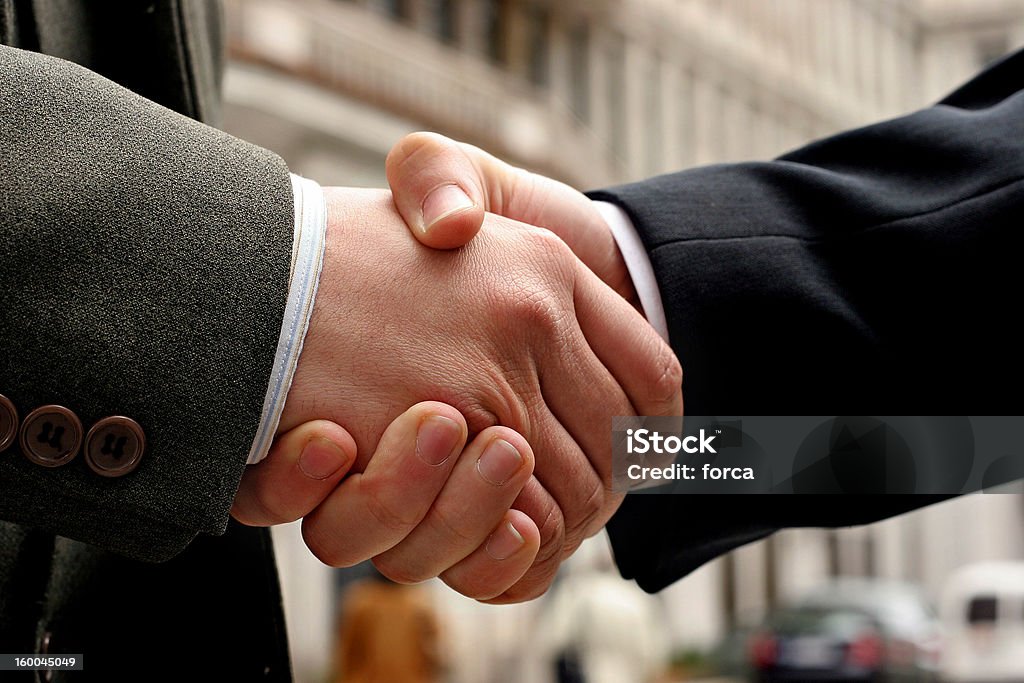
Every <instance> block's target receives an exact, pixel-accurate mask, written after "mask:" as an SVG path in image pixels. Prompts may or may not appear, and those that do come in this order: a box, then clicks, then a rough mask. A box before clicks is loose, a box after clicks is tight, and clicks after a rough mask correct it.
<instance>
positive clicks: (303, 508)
mask: <svg viewBox="0 0 1024 683" xmlns="http://www.w3.org/2000/svg"><path fill="white" fill-rule="evenodd" d="M355 459H356V443H355V440H353V438H352V436H351V435H350V434H349V433H348V432H347V431H346V430H344V429H343V428H342V427H340V426H338V425H336V424H334V423H333V422H328V421H327V420H313V421H311V422H306V423H304V424H301V425H299V426H298V427H295V428H294V429H292V430H290V431H287V432H285V433H284V434H279V435H278V436H277V438H276V439H275V440H274V445H273V446H272V447H271V449H270V453H269V454H268V455H267V457H266V458H265V459H264V460H263V462H261V463H259V464H258V465H250V466H248V467H246V468H245V474H243V475H242V483H241V485H240V486H239V489H238V493H237V494H236V495H235V502H234V504H233V505H232V507H231V516H232V517H234V518H235V519H237V520H238V521H239V522H241V523H242V524H248V525H249V526H272V525H274V524H285V523H287V522H294V521H295V520H297V519H299V518H300V517H304V516H306V515H307V514H309V513H310V512H312V511H313V509H314V508H316V507H317V506H318V505H319V504H320V503H321V502H322V501H323V500H324V499H325V498H326V497H327V496H328V494H330V493H331V491H333V490H334V489H335V487H336V486H337V485H338V482H339V481H341V479H342V478H343V477H344V476H345V475H346V474H347V473H348V471H349V468H351V467H352V463H354V462H355Z"/></svg>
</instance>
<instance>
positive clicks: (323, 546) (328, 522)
mask: <svg viewBox="0 0 1024 683" xmlns="http://www.w3.org/2000/svg"><path fill="white" fill-rule="evenodd" d="M466 435H467V428H466V422H465V420H464V419H463V417H462V415H461V413H459V411H457V410H456V409H455V408H452V407H451V406H449V405H446V404H444V403H436V402H433V401H427V402H425V403H419V404H417V405H415V406H413V407H412V408H410V409H409V410H407V411H406V412H405V413H403V414H402V415H400V416H398V417H397V418H396V419H395V421H394V422H392V423H391V425H390V426H389V427H388V428H387V429H386V430H385V432H384V435H383V436H382V437H381V439H380V443H379V444H378V446H377V450H376V451H375V452H374V455H373V457H372V458H371V459H370V462H369V464H368V465H367V466H366V470H365V471H364V472H363V473H361V474H354V475H352V476H351V477H349V478H348V479H346V480H345V481H344V482H342V484H341V485H340V486H338V488H336V489H335V490H334V491H333V492H332V493H331V494H330V495H329V496H328V497H327V498H326V500H324V502H323V503H321V504H320V506H319V507H317V509H316V510H314V511H313V512H312V513H311V514H309V515H307V516H306V518H305V519H304V520H303V523H302V534H303V537H304V538H305V541H306V545H308V546H309V549H310V550H311V551H312V552H313V554H314V555H316V556H317V557H318V558H320V560H321V561H323V562H324V563H326V564H329V565H331V566H335V567H349V566H352V565H354V564H357V563H359V562H362V561H364V560H368V559H370V558H371V557H375V556H376V555H379V554H380V553H383V552H384V551H386V550H388V549H389V548H392V547H393V546H395V545H396V544H397V543H398V542H399V541H401V540H402V539H403V538H405V537H406V536H407V535H408V534H409V532H410V531H412V529H413V528H415V527H416V525H417V524H419V523H420V520H422V519H423V517H424V516H425V515H426V514H427V511H428V510H429V509H430V506H431V505H432V504H433V502H434V499H435V498H436V497H437V495H438V493H439V492H440V491H441V489H442V487H443V486H444V483H445V481H447V479H448V475H449V473H450V472H451V470H452V467H453V466H454V465H455V462H456V460H457V459H458V456H459V453H460V452H461V451H462V446H463V444H465V442H466Z"/></svg>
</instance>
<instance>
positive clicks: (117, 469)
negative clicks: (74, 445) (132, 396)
mask: <svg viewBox="0 0 1024 683" xmlns="http://www.w3.org/2000/svg"><path fill="white" fill-rule="evenodd" d="M145 450H146V434H145V432H143V431H142V427H140V426H139V423H138V422H136V421H135V420H133V419H131V418H129V417H122V416H120V415H114V416H113V417H105V418H103V419H102V420H100V421H99V422H97V423H96V424H94V425H93V426H92V429H90V430H89V434H88V436H86V437H85V461H86V462H87V463H88V464H89V467H91V468H92V471H93V472H95V473H96V474H98V475H100V476H103V477H123V476H124V475H126V474H128V473H129V472H131V471H133V470H134V469H135V468H136V467H138V466H139V461H140V460H142V454H143V453H144V452H145Z"/></svg>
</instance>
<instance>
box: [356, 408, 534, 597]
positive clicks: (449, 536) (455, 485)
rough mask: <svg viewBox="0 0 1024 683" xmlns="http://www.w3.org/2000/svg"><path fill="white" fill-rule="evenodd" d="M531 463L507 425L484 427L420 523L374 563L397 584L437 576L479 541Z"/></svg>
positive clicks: (502, 511) (514, 494)
mask: <svg viewBox="0 0 1024 683" xmlns="http://www.w3.org/2000/svg"><path fill="white" fill-rule="evenodd" d="M533 464H534V461H533V451H532V450H531V449H530V445H529V444H528V443H527V442H526V439H524V438H523V437H522V436H520V435H519V434H518V433H516V432H515V431H513V430H511V429H508V428H507V427H489V428H488V429H485V430H484V431H483V432H481V433H480V434H479V435H478V436H477V437H476V438H475V439H474V440H473V442H472V443H470V444H469V446H467V447H466V448H465V449H464V450H463V451H462V455H460V456H459V461H458V463H457V464H456V465H455V468H454V469H453V470H452V473H451V476H449V477H448V482H447V483H446V484H445V485H444V488H443V489H442V490H441V493H440V494H439V495H438V497H437V499H436V500H435V501H434V505H433V506H432V507H431V508H430V511H429V512H428V513H427V515H426V517H424V518H423V521H422V522H420V524H419V525H418V526H417V527H416V528H415V529H414V530H413V531H412V532H411V533H410V534H409V535H408V536H407V537H406V538H405V539H404V540H402V541H401V542H400V543H399V544H398V545H396V546H395V547H393V548H391V549H390V550H388V551H387V552H384V553H382V554H381V555H379V556H377V557H375V558H374V560H373V562H374V564H375V565H376V566H377V568H378V569H379V570H380V571H381V573H382V574H384V576H386V577H388V578H390V579H391V580H393V581H397V582H398V583H418V582H420V581H425V580H427V579H430V578H433V577H435V576H437V575H439V574H440V573H441V572H443V571H444V570H446V569H448V568H449V567H451V566H452V565H454V564H456V563H457V562H459V561H460V560H462V559H463V558H465V557H466V556H468V555H469V554H471V553H472V552H473V551H475V550H476V549H477V548H479V547H480V546H481V544H483V543H484V541H485V540H486V539H487V537H488V535H489V534H491V532H493V531H494V529H495V527H496V525H497V524H498V523H499V522H500V521H501V519H502V517H504V515H505V513H507V512H508V510H509V508H511V507H512V503H513V501H515V499H516V497H517V496H518V495H519V492H520V491H521V490H522V488H523V485H524V484H526V482H527V480H528V479H529V478H530V475H531V474H532V473H533ZM538 533H539V532H538ZM508 554H511V553H508ZM499 559H501V558H499ZM527 566H528V565H527ZM525 570H526V567H525V566H524V567H523V571H525ZM515 578H519V577H518V576H517V577H515ZM511 583H512V582H511V581H510V582H509V585H511ZM505 588H507V586H504V587H502V588H501V589H500V590H495V591H493V592H491V593H490V595H488V597H491V596H493V595H497V594H498V593H500V592H502V591H503V590H504V589H505ZM460 592H461V591H460ZM471 597H472V596H471Z"/></svg>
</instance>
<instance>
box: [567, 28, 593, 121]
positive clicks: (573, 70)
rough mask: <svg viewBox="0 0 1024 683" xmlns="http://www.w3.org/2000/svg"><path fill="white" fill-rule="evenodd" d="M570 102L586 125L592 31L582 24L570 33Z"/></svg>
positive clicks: (588, 113)
mask: <svg viewBox="0 0 1024 683" xmlns="http://www.w3.org/2000/svg"><path fill="white" fill-rule="evenodd" d="M569 76H570V78H569V101H570V104H571V105H572V109H573V111H574V112H576V115H577V116H579V118H580V120H581V121H583V122H584V123H588V122H589V121H590V31H589V29H588V28H587V25H586V24H580V25H578V26H576V27H575V28H573V29H572V31H570V32H569Z"/></svg>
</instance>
